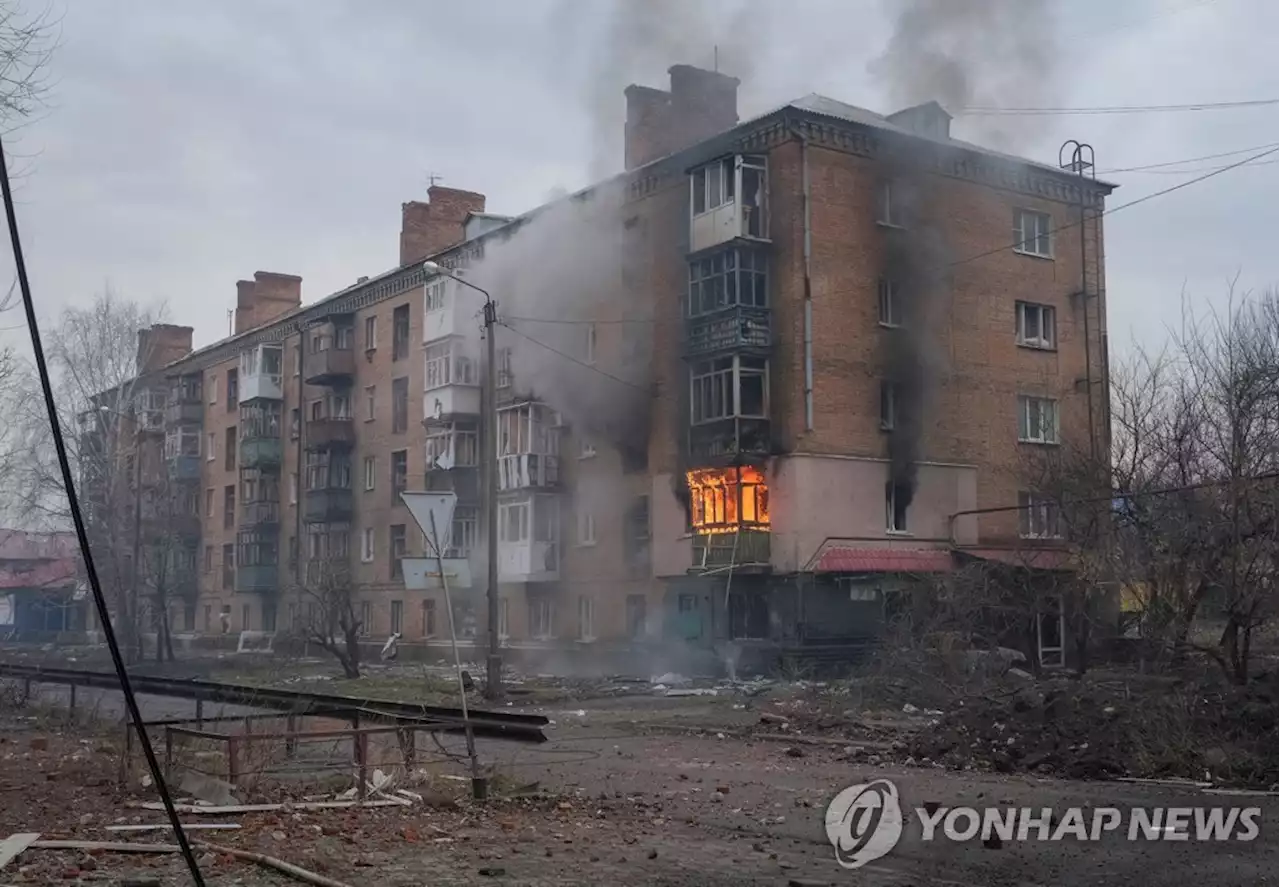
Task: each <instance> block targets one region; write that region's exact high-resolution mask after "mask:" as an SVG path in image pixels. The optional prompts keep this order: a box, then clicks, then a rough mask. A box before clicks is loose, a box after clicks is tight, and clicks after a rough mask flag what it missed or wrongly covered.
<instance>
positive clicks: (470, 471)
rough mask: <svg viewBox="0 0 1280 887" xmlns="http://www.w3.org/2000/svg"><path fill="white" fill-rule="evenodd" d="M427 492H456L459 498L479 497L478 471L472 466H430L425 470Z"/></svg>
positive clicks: (475, 498) (476, 498)
mask: <svg viewBox="0 0 1280 887" xmlns="http://www.w3.org/2000/svg"><path fill="white" fill-rule="evenodd" d="M426 488H427V492H428V493H456V494H457V496H458V498H459V499H461V500H478V499H479V498H480V472H479V470H478V469H476V468H474V467H467V466H459V467H457V468H449V469H444V468H432V469H429V470H428V471H427V477H426Z"/></svg>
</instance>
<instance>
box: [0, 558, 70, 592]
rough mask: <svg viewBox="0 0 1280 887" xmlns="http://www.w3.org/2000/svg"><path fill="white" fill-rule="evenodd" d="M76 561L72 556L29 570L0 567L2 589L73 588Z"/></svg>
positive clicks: (0, 587)
mask: <svg viewBox="0 0 1280 887" xmlns="http://www.w3.org/2000/svg"><path fill="white" fill-rule="evenodd" d="M76 578H77V577H76V562H75V561H74V560H72V559H71V558H64V559H63V560H58V561H49V562H48V563H43V564H40V565H39V566H36V567H34V568H32V569H29V570H15V569H13V568H7V569H0V590H3V589H16V588H49V589H53V588H71V587H74V586H75V584H76Z"/></svg>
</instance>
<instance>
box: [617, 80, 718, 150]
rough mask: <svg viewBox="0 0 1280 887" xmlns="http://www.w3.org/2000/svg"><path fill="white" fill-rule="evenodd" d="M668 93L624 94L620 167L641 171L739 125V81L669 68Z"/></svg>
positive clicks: (644, 89)
mask: <svg viewBox="0 0 1280 887" xmlns="http://www.w3.org/2000/svg"><path fill="white" fill-rule="evenodd" d="M667 74H668V75H669V76H670V78H671V89H670V91H664V90H661V89H654V88H653V87H649V86H639V85H636V84H632V85H631V86H628V87H627V89H626V97H627V125H626V135H625V138H624V142H625V154H626V156H625V158H624V165H625V166H626V168H627V169H635V168H636V167H638V166H644V165H645V164H646V163H651V162H652V161H654V160H657V159H659V158H661V157H666V156H667V155H669V154H675V153H676V152H677V151H683V150H684V149H685V148H689V147H691V146H693V145H696V144H698V142H701V141H703V140H704V139H708V138H711V137H712V136H714V135H718V134H719V133H722V132H724V131H726V130H729V129H732V128H733V127H734V126H736V125H737V124H738V83H739V81H738V78H737V77H730V76H728V75H727V74H721V73H719V72H718V71H707V70H705V69H703V68H695V67H694V66H693V65H672V66H671V68H669V69H668V71H667Z"/></svg>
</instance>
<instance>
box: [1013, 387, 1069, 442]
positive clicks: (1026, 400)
mask: <svg viewBox="0 0 1280 887" xmlns="http://www.w3.org/2000/svg"><path fill="white" fill-rule="evenodd" d="M1033 405H1035V406H1036V408H1037V409H1038V410H1039V413H1038V418H1039V420H1040V421H1039V422H1038V423H1037V424H1038V426H1039V430H1040V433H1039V435H1038V436H1035V437H1033V436H1031V434H1032V428H1031V424H1032V423H1031V409H1032V406H1033ZM1045 405H1048V406H1049V407H1050V409H1049V410H1048V415H1049V416H1050V417H1051V420H1052V421H1051V423H1050V424H1049V425H1048V426H1046V424H1045V416H1046V411H1045ZM1017 409H1018V443H1025V444H1036V445H1038V446H1057V445H1058V444H1059V443H1061V441H1062V435H1061V424H1060V421H1061V419H1060V410H1059V402H1058V400H1057V398H1053V397H1045V396H1043V395H1038V394H1019V395H1018V408H1017ZM1046 428H1048V429H1049V431H1050V434H1047V435H1046V434H1045V429H1046Z"/></svg>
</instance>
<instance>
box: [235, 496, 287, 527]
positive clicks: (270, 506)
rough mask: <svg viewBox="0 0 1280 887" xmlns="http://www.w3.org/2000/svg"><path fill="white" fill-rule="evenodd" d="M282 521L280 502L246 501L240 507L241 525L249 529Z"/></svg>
mask: <svg viewBox="0 0 1280 887" xmlns="http://www.w3.org/2000/svg"><path fill="white" fill-rule="evenodd" d="M278 523H280V503H279V502H245V503H244V504H243V505H242V506H241V507H240V526H241V527H243V528H245V529H248V528H250V527H257V526H264V525H265V526H273V525H275V524H278Z"/></svg>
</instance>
